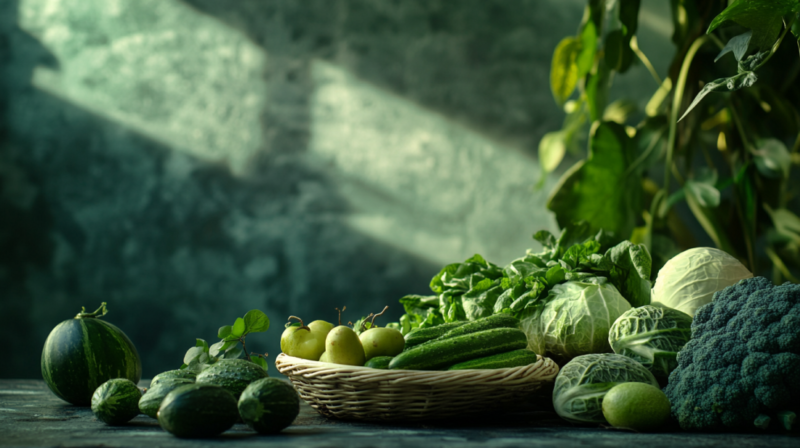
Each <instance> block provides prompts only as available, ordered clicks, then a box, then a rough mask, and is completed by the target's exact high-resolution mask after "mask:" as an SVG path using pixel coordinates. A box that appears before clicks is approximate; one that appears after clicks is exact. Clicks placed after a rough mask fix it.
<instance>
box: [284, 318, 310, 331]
mask: <svg viewBox="0 0 800 448" xmlns="http://www.w3.org/2000/svg"><path fill="white" fill-rule="evenodd" d="M291 319H295V320H299V321H300V329H301V330H308V331H311V329H310V328H308V327H307V326H306V324H304V323H303V319H300V318H299V317H297V316H289V320H291Z"/></svg>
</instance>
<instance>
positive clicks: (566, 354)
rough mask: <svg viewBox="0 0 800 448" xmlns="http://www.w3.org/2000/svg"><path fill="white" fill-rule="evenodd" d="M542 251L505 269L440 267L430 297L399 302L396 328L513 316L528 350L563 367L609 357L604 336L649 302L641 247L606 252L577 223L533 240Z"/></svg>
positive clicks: (605, 238) (647, 263) (471, 263)
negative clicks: (401, 311) (592, 356)
mask: <svg viewBox="0 0 800 448" xmlns="http://www.w3.org/2000/svg"><path fill="white" fill-rule="evenodd" d="M534 239H536V240H537V241H539V242H540V243H541V244H542V246H543V247H544V250H543V251H542V252H540V253H531V252H530V251H529V252H528V253H527V254H526V255H525V256H524V257H521V258H518V259H516V260H514V261H512V262H511V263H509V264H508V265H507V266H505V267H504V268H500V267H498V266H496V265H495V264H493V263H491V262H488V261H486V260H485V259H484V258H483V257H481V256H480V255H475V256H473V257H472V258H470V259H468V260H466V261H464V262H463V263H454V264H450V265H447V266H445V267H444V268H443V269H442V270H441V271H440V272H439V273H438V274H436V275H435V276H434V277H433V279H432V280H431V283H430V288H431V291H432V292H433V293H434V295H431V296H418V295H409V296H405V297H403V298H402V299H400V303H401V304H402V305H403V306H404V308H405V311H406V314H405V315H403V316H402V317H401V318H400V322H399V324H398V327H399V328H400V330H401V331H402V332H403V333H404V334H407V333H409V332H410V331H412V330H414V329H415V328H428V327H432V326H435V325H440V324H443V323H451V322H458V321H464V320H470V321H471V320H475V319H478V318H481V317H486V316H490V315H493V314H501V313H505V314H511V315H513V316H515V317H517V318H518V319H520V321H521V327H522V329H523V331H525V333H526V335H527V337H528V342H529V348H530V349H531V350H533V351H534V352H536V353H540V354H542V355H544V354H547V355H549V356H552V357H554V358H557V359H563V360H568V359H569V358H572V357H574V356H578V355H581V354H588V353H597V352H607V351H610V347H609V343H608V330H609V329H610V327H611V325H612V324H613V323H614V320H615V319H616V318H617V317H619V316H620V315H622V313H624V312H625V311H627V310H628V309H630V308H631V307H632V306H642V305H647V304H649V303H650V286H651V285H650V269H651V264H652V260H651V258H650V254H649V253H648V251H647V248H646V247H645V246H644V245H639V244H633V243H631V242H629V241H623V242H621V243H619V244H616V245H613V246H612V245H610V244H609V242H610V241H611V237H610V236H609V235H608V234H606V233H605V232H602V231H600V232H598V233H597V234H589V226H588V225H586V224H585V223H582V224H577V225H574V226H572V227H568V228H567V229H565V230H564V231H563V232H562V233H561V235H560V236H559V237H558V238H556V237H555V236H554V235H552V234H551V233H550V232H547V231H541V232H538V233H536V234H535V235H534Z"/></svg>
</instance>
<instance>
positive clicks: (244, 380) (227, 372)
mask: <svg viewBox="0 0 800 448" xmlns="http://www.w3.org/2000/svg"><path fill="white" fill-rule="evenodd" d="M267 376H269V375H267V371H266V370H264V368H263V367H261V366H259V365H258V364H256V363H254V362H250V361H247V360H245V359H222V360H220V361H217V362H216V363H214V364H212V365H211V367H209V368H207V369H205V370H203V372H202V373H200V374H199V375H197V383H198V384H200V383H203V384H213V385H216V386H222V387H224V388H225V389H227V390H228V392H230V393H232V394H233V396H234V397H235V398H236V399H237V400H238V399H239V395H241V394H242V391H244V389H245V388H246V387H247V386H248V385H249V384H250V383H252V382H253V381H255V380H260V379H261V378H266V377H267Z"/></svg>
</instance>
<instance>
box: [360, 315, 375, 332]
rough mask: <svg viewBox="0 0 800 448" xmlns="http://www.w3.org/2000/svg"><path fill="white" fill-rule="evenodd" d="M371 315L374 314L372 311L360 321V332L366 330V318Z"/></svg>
mask: <svg viewBox="0 0 800 448" xmlns="http://www.w3.org/2000/svg"><path fill="white" fill-rule="evenodd" d="M372 316H374V314H373V313H369V316H367V317H365V318H364V320H362V321H361V327H360V330H361V331H362V332H364V331H367V319H369V318H370V317H372ZM372 320H373V321H374V320H375V319H372ZM370 328H372V327H371V326H370Z"/></svg>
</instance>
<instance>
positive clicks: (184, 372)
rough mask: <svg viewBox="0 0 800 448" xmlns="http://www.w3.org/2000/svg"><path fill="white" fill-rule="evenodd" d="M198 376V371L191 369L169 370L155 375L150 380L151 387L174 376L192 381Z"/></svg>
mask: <svg viewBox="0 0 800 448" xmlns="http://www.w3.org/2000/svg"><path fill="white" fill-rule="evenodd" d="M196 377H197V373H196V372H194V371H191V370H189V369H176V370H167V371H166V372H161V373H159V374H158V375H156V376H154V377H153V379H152V380H150V387H155V385H156V384H158V383H159V382H161V381H164V380H166V379H173V378H180V379H186V380H189V381H191V382H194V380H195V378H196Z"/></svg>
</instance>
